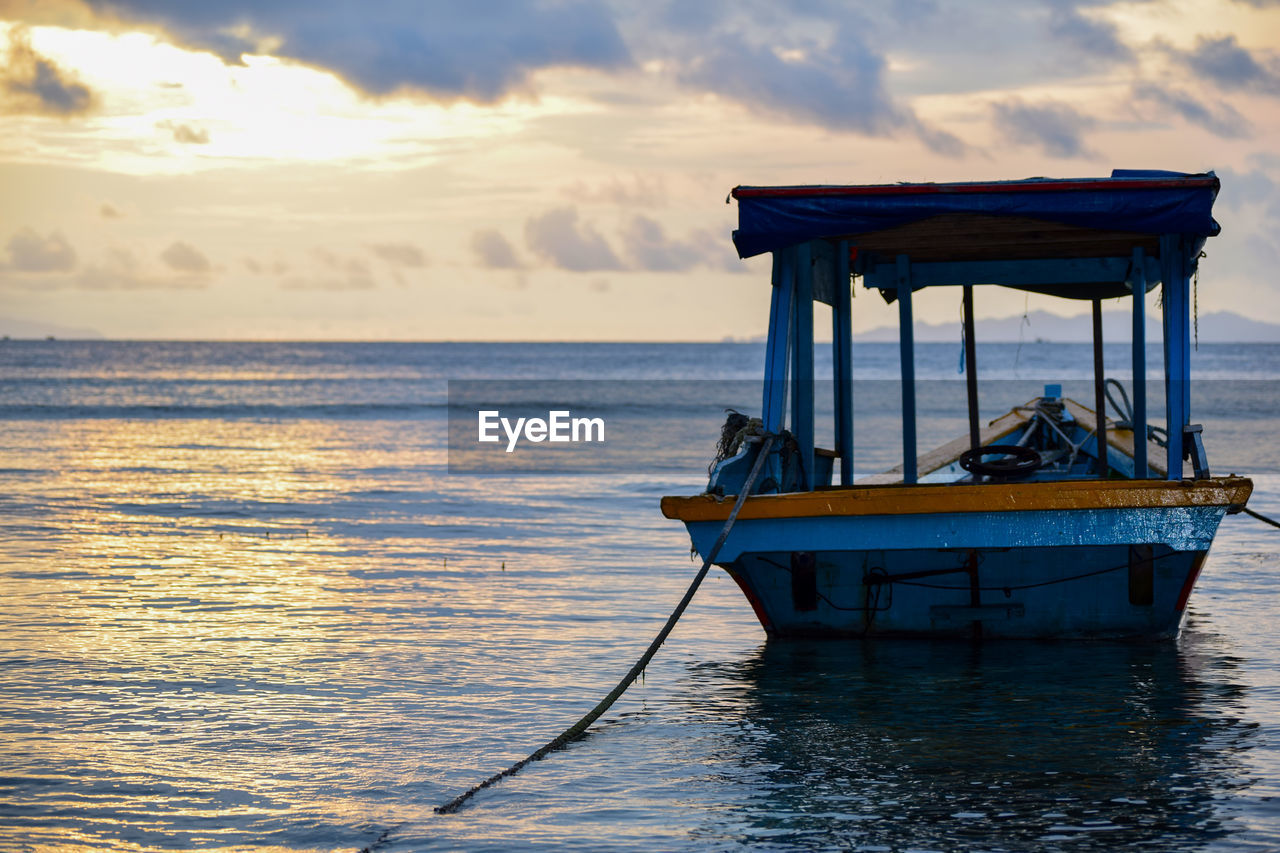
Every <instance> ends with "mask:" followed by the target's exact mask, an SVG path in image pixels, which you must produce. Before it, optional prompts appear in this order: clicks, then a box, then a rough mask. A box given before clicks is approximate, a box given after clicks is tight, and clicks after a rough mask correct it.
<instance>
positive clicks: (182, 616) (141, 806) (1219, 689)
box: [0, 340, 1280, 853]
mask: <svg viewBox="0 0 1280 853" xmlns="http://www.w3.org/2000/svg"><path fill="white" fill-rule="evenodd" d="M825 349H826V348H820V353H822V352H825ZM1147 355H1148V357H1147V362H1148V364H1149V365H1151V366H1152V372H1151V375H1150V378H1149V380H1148V382H1147V395H1146V398H1147V401H1148V408H1149V412H1150V418H1151V422H1152V423H1153V424H1155V425H1160V424H1162V423H1163V417H1164V416H1163V404H1162V403H1161V402H1160V400H1161V394H1162V393H1163V387H1162V380H1161V379H1160V378H1159V377H1158V376H1157V373H1156V370H1157V369H1158V368H1159V365H1160V359H1161V354H1160V351H1159V349H1158V348H1153V349H1151V350H1150V351H1149V353H1148V354H1147ZM916 356H917V362H918V364H917V367H918V372H919V375H920V377H921V379H922V382H921V385H920V387H919V389H918V397H919V400H920V411H921V430H920V437H919V441H920V449H921V450H925V449H928V447H930V446H932V445H933V444H936V443H940V442H941V441H945V440H948V439H950V438H952V437H954V436H956V435H961V434H964V431H965V429H966V423H967V422H966V419H965V414H964V410H963V399H964V395H963V377H961V376H960V375H959V374H958V365H959V364H960V363H961V362H962V356H961V351H960V346H959V343H958V342H957V343H956V344H954V345H951V344H921V345H918V346H917V348H916ZM977 357H978V370H979V373H980V375H981V382H982V390H983V392H984V397H983V399H984V403H983V406H984V409H983V411H982V415H983V417H984V419H986V418H994V417H996V416H998V415H999V414H1002V413H1003V412H1004V411H1006V410H1007V409H1008V408H1009V407H1011V406H1014V405H1020V404H1022V403H1024V402H1026V401H1027V400H1029V399H1031V398H1034V397H1036V396H1038V395H1039V394H1041V393H1042V391H1043V386H1044V384H1046V383H1061V384H1063V386H1064V393H1067V394H1068V395H1069V396H1073V397H1075V398H1076V399H1078V400H1080V401H1081V402H1082V403H1084V404H1086V405H1089V406H1090V407H1091V406H1092V401H1093V398H1092V384H1091V382H1090V378H1091V377H1092V352H1091V348H1090V347H1089V346H1087V345H1074V344H1048V343H1042V342H1025V343H1022V344H1014V343H1009V344H997V343H992V344H983V345H980V346H979V347H978V350H977ZM854 361H855V364H856V367H855V383H854V384H855V392H854V411H855V439H854V468H855V471H856V473H857V474H858V475H861V474H866V473H873V472H875V471H877V470H881V469H883V468H885V467H888V466H890V465H892V464H895V462H896V461H898V460H900V458H901V455H902V453H903V446H902V444H903V442H902V430H901V423H900V421H899V420H898V414H897V406H898V403H899V395H900V388H899V386H898V385H897V383H896V377H897V375H898V350H897V347H896V346H895V345H892V344H873V343H857V344H855V346H854ZM1106 361H1107V373H1108V375H1111V376H1114V377H1115V378H1117V379H1118V380H1119V381H1120V383H1121V384H1122V385H1123V386H1125V387H1126V389H1127V390H1128V391H1129V392H1130V393H1132V392H1133V371H1132V362H1131V359H1130V353H1129V350H1128V347H1127V345H1125V344H1116V345H1109V346H1108V349H1107V352H1106ZM763 363H764V348H763V346H762V345H761V344H758V343H708V344H623V343H616V344H556V343H547V344H542V343H539V344H521V343H368V344H359V343H191V342H170V343H166V342H126V341H63V340H56V341H55V340H49V341H18V340H5V341H2V342H0V850H3V851H102V850H109V851H168V850H206V851H240V850H260V851H312V850H316V851H351V853H355V851H360V850H365V849H368V850H377V851H453V850H463V851H498V850H502V851H506V850H556V851H559V850H569V851H574V850H579V851H655V850H662V851H704V850H712V851H739V850H742V851H745V850H751V851H757V850H764V851H790V850H796V851H810V850H813V851H817V850H842V851H843V850H859V851H902V853H907V851H1059V850H1061V851H1090V850H1108V851H1114V850H1144V851H1166V853H1167V852H1168V851H1174V852H1175V853H1176V851H1235V850H1259V851H1262V850H1277V849H1280V584H1278V583H1277V572H1278V571H1280V559H1278V558H1277V554H1278V553H1280V529H1276V528H1275V527H1271V526H1269V525H1267V524H1265V523H1264V522H1262V521H1260V520H1258V519H1256V518H1252V517H1249V516H1247V515H1244V514H1240V515H1233V516H1229V517H1227V518H1226V519H1224V521H1223V523H1222V525H1221V528H1220V531H1219V535H1218V539H1217V541H1216V543H1215V545H1214V548H1213V551H1212V552H1211V554H1210V557H1209V559H1208V562H1207V564H1206V567H1205V570H1204V573H1203V575H1202V580H1201V581H1200V584H1199V586H1198V587H1197V589H1196V591H1195V593H1194V594H1193V595H1192V597H1191V600H1190V605H1189V612H1188V616H1187V618H1186V620H1185V623H1184V630H1183V632H1182V635H1181V637H1180V638H1179V639H1177V640H1176V641H1171V642H1166V643H1158V644H1121V643H1099V642H1091V643H1083V642H1078V643H1072V642H1059V643H1021V642H1003V643H985V644H976V645H975V644H972V643H969V642H933V641H914V642H903V641H896V642H885V641H878V640H876V641H857V640H841V641H828V642H814V641H786V642H776V641H769V640H766V637H765V634H764V632H763V630H762V629H761V627H760V625H759V623H758V622H757V621H756V619H755V617H754V616H753V614H752V612H751V608H750V607H749V606H748V604H747V602H746V601H745V600H744V599H743V598H742V596H741V594H740V593H739V591H738V590H737V588H736V586H735V585H734V583H733V582H732V581H731V580H730V579H729V578H728V577H727V575H725V574H724V573H723V572H722V571H720V570H719V569H715V570H713V571H712V573H711V574H710V575H709V576H708V578H707V580H706V582H705V583H703V585H702V587H701V588H700V589H699V591H698V593H697V595H696V596H695V597H694V599H693V602H692V604H691V606H690V607H689V609H688V611H687V612H686V613H685V615H684V616H683V618H682V619H681V620H680V622H679V623H678V624H677V625H676V628H675V630H674V631H673V633H672V634H671V636H670V637H669V638H668V639H667V641H666V643H665V645H664V646H663V647H662V649H661V650H660V651H659V652H658V654H657V656H656V657H655V658H654V659H653V661H652V662H651V663H650V664H649V666H648V667H647V669H646V671H645V673H644V675H643V677H642V679H641V680H639V681H637V682H636V683H635V684H634V685H633V686H632V687H631V688H630V689H629V690H628V691H627V692H626V693H625V694H624V695H623V696H622V697H621V698H620V699H619V700H618V701H617V703H616V704H615V705H613V707H612V708H610V710H609V711H608V712H606V713H605V715H604V716H603V717H601V718H600V720H599V721H598V722H597V723H596V724H595V725H593V726H592V727H591V728H590V729H589V730H588V732H587V733H586V734H585V736H583V737H581V738H580V739H578V740H576V741H574V742H573V743H571V744H570V745H569V746H568V747H567V748H565V749H563V750H561V751H557V752H554V753H552V754H551V755H549V756H547V757H546V758H544V759H542V760H540V761H535V762H532V763H530V764H529V765H527V766H526V767H524V768H523V770H522V771H521V772H520V773H518V774H516V775H514V776H511V777H509V778H506V779H504V780H502V781H501V782H499V783H497V784H495V785H493V786H492V787H490V788H487V789H485V790H482V791H481V792H479V793H478V794H477V795H476V796H475V797H474V798H473V799H471V800H470V801H469V802H468V803H467V805H466V806H465V807H464V808H462V809H461V810H460V811H459V812H458V813H456V814H448V815H444V814H437V813H436V812H435V808H436V807H437V806H439V805H441V804H443V803H444V802H446V801H448V800H450V799H452V798H453V797H455V796H457V795H458V794H460V793H462V792H463V791H465V790H467V789H469V788H470V787H471V786H473V785H475V784H477V783H478V782H480V781H481V780H483V779H485V778H487V777H489V776H491V775H493V774H495V773H497V772H499V771H501V770H503V769H505V768H507V767H508V766H510V765H512V764H513V763H515V762H517V761H519V760H520V759H522V758H524V757H525V756H526V755H528V754H529V753H531V752H532V751H534V750H535V749H537V748H538V747H540V746H541V745H542V744H544V743H546V742H547V741H549V740H551V739H552V738H554V737H555V736H556V735H557V734H559V733H560V732H561V731H563V730H564V729H565V728H567V727H568V726H569V725H571V724H572V723H573V722H574V721H575V720H577V719H578V718H579V717H580V716H581V715H582V714H584V713H585V712H587V711H588V710H589V709H591V708H592V707H593V706H594V705H595V704H596V703H597V702H598V701H599V700H600V699H601V698H602V697H603V696H604V695H605V694H606V693H607V692H608V691H609V690H610V689H611V688H612V687H613V686H614V685H615V684H616V683H617V682H618V681H619V679H620V678H621V677H622V676H623V675H624V674H625V673H626V672H627V670H628V669H629V668H630V667H631V665H632V663H633V662H634V661H635V660H636V659H637V658H638V657H639V656H640V654H641V652H642V651H643V650H644V648H645V646H646V645H647V644H648V643H649V641H650V640H651V639H652V638H653V637H654V636H655V634H656V633H657V631H658V630H659V628H660V627H661V626H662V624H663V622H664V621H665V619H666V618H667V616H668V615H669V614H670V613H671V611H672V609H673V608H674V607H675V605H676V603H677V602H678V601H679V599H680V597H681V595H682V594H683V593H684V591H685V589H686V588H687V587H688V585H689V583H690V581H691V580H692V579H693V577H694V575H695V573H696V571H697V569H698V564H697V563H695V562H693V561H692V560H691V558H690V550H689V540H688V537H687V535H686V533H685V531H684V529H683V527H682V525H680V524H679V523H678V522H674V521H669V520H667V519H665V518H663V517H662V515H661V513H660V512H659V508H658V503H659V499H660V497H661V496H663V495H666V494H693V493H697V492H700V491H702V489H703V488H704V487H705V485H706V478H707V464H708V463H709V462H710V461H711V459H712V457H713V456H714V454H715V450H716V442H717V440H718V438H719V436H720V430H721V425H722V423H723V422H724V420H725V417H726V412H725V410H726V409H728V408H734V409H737V410H739V411H742V412H745V413H747V414H749V415H758V414H759V410H760V406H761V400H760V388H759V377H760V374H761V371H762V367H763ZM1192 368H1193V375H1194V377H1195V378H1196V380H1197V382H1196V384H1195V386H1194V388H1193V393H1192V406H1193V420H1195V421H1197V422H1200V423H1203V425H1204V443H1205V446H1206V449H1207V452H1208V458H1209V463H1210V466H1211V469H1212V470H1213V472H1214V473H1228V472H1231V473H1238V474H1242V475H1248V476H1251V477H1252V478H1253V480H1254V483H1255V491H1254V493H1253V498H1252V500H1251V501H1250V508H1251V509H1254V510H1256V511H1257V512H1259V513H1262V514H1264V515H1266V516H1269V517H1271V518H1277V519H1280V450H1278V448H1277V445H1278V444H1280V442H1278V439H1277V436H1278V435H1280V429H1278V428H1280V394H1278V393H1277V392H1278V391H1280V346H1268V345H1261V344H1258V345H1254V344H1208V343H1201V344H1199V346H1198V349H1197V350H1196V351H1195V352H1194V353H1193V359H1192ZM817 371H818V374H819V379H820V381H819V383H818V386H819V388H818V396H819V403H818V408H819V410H820V412H823V411H827V412H829V407H830V403H829V402H828V403H825V404H824V403H823V400H824V399H826V394H825V392H824V381H825V380H829V378H830V375H831V363H830V358H829V356H824V355H821V354H820V356H819V359H818V367H817ZM988 399H989V400H993V401H994V402H991V403H988V402H987V400H988ZM478 400H484V401H486V405H490V406H492V407H493V410H495V411H500V410H501V409H502V407H503V406H504V405H507V406H509V408H510V409H511V410H512V411H517V410H519V411H523V412H525V413H526V414H527V413H529V412H537V411H544V412H547V413H550V412H552V411H558V410H564V411H570V410H572V411H574V412H581V413H582V414H583V416H584V417H587V416H589V417H599V418H600V419H601V420H602V422H603V424H604V429H605V440H604V441H601V442H599V443H598V444H587V443H583V444H579V445H574V446H573V447H572V448H569V449H570V450H572V451H573V452H572V453H569V452H566V453H563V454H561V455H555V454H550V453H548V454H544V455H541V456H537V455H536V454H535V453H533V451H534V450H537V448H533V449H532V450H530V452H529V453H526V452H525V451H526V450H527V449H529V448H526V447H518V448H516V449H515V450H514V451H513V452H512V453H507V451H506V449H505V446H504V445H503V444H495V445H493V446H492V447H486V448H485V449H486V453H485V454H482V455H481V456H480V457H476V456H474V455H471V454H470V451H473V450H475V447H474V445H475V444H476V443H477V442H478V440H479V438H478V434H477V433H476V431H475V429H474V428H473V427H474V425H473V424H472V422H471V421H470V418H472V417H475V414H474V410H473V409H468V408H467V406H470V405H472V404H474V403H475V402H476V401H478ZM824 406H825V408H824ZM1001 406H1003V407H1004V408H1003V409H1002V408H1000V407H1001ZM530 416H531V415H530ZM819 441H820V443H824V439H823V438H822V431H821V430H820V435H819ZM527 443H528V444H529V445H530V446H532V445H533V444H537V442H527ZM464 445H465V446H464ZM546 446H547V448H550V443H549V442H547V443H546Z"/></svg>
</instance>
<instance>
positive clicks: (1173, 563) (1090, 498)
mask: <svg viewBox="0 0 1280 853" xmlns="http://www.w3.org/2000/svg"><path fill="white" fill-rule="evenodd" d="M1251 488H1252V483H1250V482H1249V481H1248V480H1245V479H1242V478H1221V479H1218V480H1202V481H1159V480H1152V481H1127V482H1125V481H1086V482H1083V483H1051V482H1046V483H1023V484H1003V485H1001V484H988V485H982V486H903V485H898V486H889V487H868V488H863V489H858V488H851V489H833V490H827V491H820V492H811V493H805V494H804V495H803V496H801V495H764V496H756V497H752V498H750V499H749V500H748V501H747V502H746V503H745V504H744V505H743V508H742V511H741V513H740V516H739V519H738V521H737V522H736V524H735V526H734V527H733V530H732V532H731V533H730V535H729V537H728V539H727V540H726V542H725V545H724V546H723V548H722V549H721V552H720V555H719V557H718V558H717V564H718V565H720V566H721V567H722V568H724V569H725V570H726V571H727V572H728V573H729V574H730V575H731V576H732V577H733V578H734V580H735V581H737V583H738V585H739V586H740V587H741V588H742V590H743V592H744V594H745V595H746V597H747V599H748V601H749V602H750V603H751V605H752V607H753V609H754V610H755V612H756V615H757V617H758V618H759V619H760V622H761V624H762V625H763V626H764V628H765V630H766V631H767V632H768V633H769V634H770V635H771V636H778V637H787V636H810V637H811V636H856V637H864V636H865V637H873V636H949V637H975V638H976V637H981V638H992V639H994V638H1027V639H1089V638H1099V639H1134V640H1159V639H1167V638H1171V637H1175V636H1177V633H1178V630H1179V628H1180V625H1181V622H1182V617H1183V613H1184V612H1185V610H1186V604H1187V599H1188V597H1189V596H1190V594H1191V591H1192V589H1193V588H1194V585H1195V582H1196V579H1197V578H1198V576H1199V573H1200V570H1201V568H1202V567H1203V565H1204V560H1205V556H1206V555H1207V553H1208V551H1209V548H1210V546H1211V545H1212V543H1213V538H1214V535H1215V533H1216V531H1217V527H1218V523H1219V522H1220V521H1221V519H1222V517H1223V515H1224V514H1225V513H1226V512H1227V511H1228V510H1229V509H1231V508H1232V507H1235V506H1241V505H1243V504H1244V502H1245V501H1246V500H1247V498H1248V495H1249V492H1250V490H1251ZM726 503H728V501H727V500H726V501H716V500H715V499H714V498H703V497H701V496H700V497H698V498H668V499H666V500H664V504H663V511H664V512H666V513H667V514H668V515H669V516H671V517H677V518H682V519H683V520H684V521H685V523H686V525H687V526H688V529H689V532H690V535H691V536H692V538H693V541H694V546H695V548H696V549H697V550H698V552H699V553H701V554H704V555H705V554H706V553H708V552H709V551H710V549H711V547H712V545H713V543H714V542H715V540H716V538H717V537H718V536H719V535H720V533H721V531H722V530H723V527H724V521H723V519H722V518H720V517H719V516H720V515H721V513H720V509H719V508H720V506H721V505H722V504H726ZM724 517H725V518H727V507H726V508H725V514H724Z"/></svg>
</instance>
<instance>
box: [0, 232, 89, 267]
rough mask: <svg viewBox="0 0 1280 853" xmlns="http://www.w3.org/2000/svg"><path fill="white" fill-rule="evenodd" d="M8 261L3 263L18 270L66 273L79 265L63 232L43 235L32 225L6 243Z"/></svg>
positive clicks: (4, 265) (74, 252)
mask: <svg viewBox="0 0 1280 853" xmlns="http://www.w3.org/2000/svg"><path fill="white" fill-rule="evenodd" d="M5 248H6V250H7V252H8V260H7V261H6V262H5V263H3V264H0V267H2V268H3V269H8V270H13V271H15V272H36V273H48V272H67V271H68V270H71V269H74V268H75V265H76V250H75V249H73V248H72V247H71V244H70V243H69V242H67V238H66V237H64V236H63V235H62V232H60V231H54V232H52V233H51V234H49V236H47V237H42V236H40V235H39V234H37V233H36V232H35V231H34V230H33V229H31V228H23V229H22V230H20V231H18V232H17V233H16V234H14V235H13V236H12V237H10V238H9V242H8V243H7V244H6V245H5Z"/></svg>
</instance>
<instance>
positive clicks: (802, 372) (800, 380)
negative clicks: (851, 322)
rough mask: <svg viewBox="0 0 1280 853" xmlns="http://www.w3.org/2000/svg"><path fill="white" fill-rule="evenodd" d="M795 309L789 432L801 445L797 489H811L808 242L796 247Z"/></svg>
mask: <svg viewBox="0 0 1280 853" xmlns="http://www.w3.org/2000/svg"><path fill="white" fill-rule="evenodd" d="M794 263H795V266H794V271H795V272H794V277H795V309H794V312H795V313H794V314H793V318H794V322H795V328H794V332H793V338H794V342H795V344H794V349H795V353H794V358H795V360H794V361H793V362H792V372H791V379H792V393H791V432H792V434H794V435H795V439H796V443H797V444H798V445H799V446H800V467H801V482H800V484H799V488H800V489H803V490H812V489H813V488H814V486H815V483H814V477H813V438H814V436H813V432H814V431H813V251H812V249H810V247H809V244H808V243H802V244H800V245H799V246H796V248H795V261H794Z"/></svg>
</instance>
